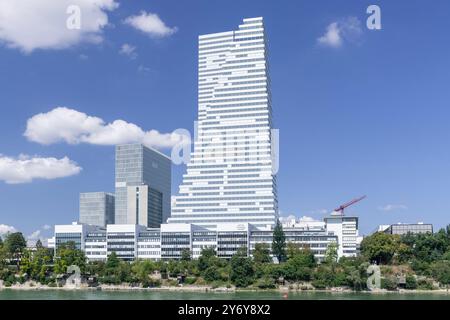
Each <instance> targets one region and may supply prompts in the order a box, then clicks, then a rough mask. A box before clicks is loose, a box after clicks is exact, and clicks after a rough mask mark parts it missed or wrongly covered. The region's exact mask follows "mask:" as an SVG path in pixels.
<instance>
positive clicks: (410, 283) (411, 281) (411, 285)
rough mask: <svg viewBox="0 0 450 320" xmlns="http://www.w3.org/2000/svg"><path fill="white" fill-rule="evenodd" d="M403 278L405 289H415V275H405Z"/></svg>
mask: <svg viewBox="0 0 450 320" xmlns="http://www.w3.org/2000/svg"><path fill="white" fill-rule="evenodd" d="M405 280H406V284H405V288H406V289H409V290H414V289H417V280H416V277H414V276H413V275H407V276H406V279H405Z"/></svg>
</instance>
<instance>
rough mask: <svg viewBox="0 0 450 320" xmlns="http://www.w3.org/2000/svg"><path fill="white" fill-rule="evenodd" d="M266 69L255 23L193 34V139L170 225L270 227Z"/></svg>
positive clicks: (273, 207)
mask: <svg viewBox="0 0 450 320" xmlns="http://www.w3.org/2000/svg"><path fill="white" fill-rule="evenodd" d="M268 68H269V66H268V57H267V40H266V39H265V34H264V24H263V19H262V18H251V19H244V21H243V24H241V25H239V29H238V30H236V31H229V32H221V33H214V34H208V35H202V36H199V67H198V72H199V76H198V81H199V82H198V127H197V139H196V141H195V143H194V151H193V153H192V155H191V161H190V163H189V164H188V165H187V173H186V174H185V175H184V176H183V183H182V184H181V185H180V192H179V196H177V197H175V201H174V204H173V207H172V215H171V217H170V218H169V220H168V222H169V223H195V224H196V225H201V226H205V227H208V228H211V229H214V228H215V227H216V225H217V224H219V223H224V222H232V223H251V224H252V225H255V226H256V227H258V228H270V227H272V226H273V225H274V224H275V222H276V219H277V218H278V202H277V181H276V170H275V169H274V167H275V163H274V161H273V157H272V151H273V150H272V140H273V137H272V131H271V129H272V125H273V124H272V106H271V95H270V78H269V72H268Z"/></svg>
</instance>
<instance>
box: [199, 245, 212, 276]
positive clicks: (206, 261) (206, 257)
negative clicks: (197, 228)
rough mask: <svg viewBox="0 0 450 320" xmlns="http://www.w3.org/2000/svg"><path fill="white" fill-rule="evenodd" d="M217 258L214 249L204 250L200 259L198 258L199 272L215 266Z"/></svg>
mask: <svg viewBox="0 0 450 320" xmlns="http://www.w3.org/2000/svg"><path fill="white" fill-rule="evenodd" d="M215 258H216V251H215V250H214V249H213V248H210V247H207V248H203V249H202V251H201V252H200V257H199V258H198V263H197V265H198V270H199V271H200V272H202V271H205V270H206V269H208V268H209V267H210V266H211V265H213V264H214V261H215Z"/></svg>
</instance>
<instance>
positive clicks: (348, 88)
mask: <svg viewBox="0 0 450 320" xmlns="http://www.w3.org/2000/svg"><path fill="white" fill-rule="evenodd" d="M41 1H42V2H41V4H40V5H42V6H41V7H40V8H39V9H40V10H38V11H39V12H41V15H42V17H41V18H42V19H41V18H40V17H36V16H33V13H34V12H37V10H34V9H35V8H30V7H27V5H26V4H24V3H25V2H23V1H21V0H19V1H18V0H14V1H12V0H2V1H0V110H1V111H2V113H1V117H0V137H1V138H0V154H1V156H0V225H1V224H3V225H5V226H3V228H6V227H7V226H11V227H14V228H15V229H18V230H21V231H23V232H24V233H25V234H26V235H31V234H32V233H33V232H35V235H36V234H40V236H49V235H50V233H51V230H45V229H48V228H44V227H43V226H44V225H53V224H64V223H70V222H71V221H75V220H76V219H77V217H78V213H77V212H78V194H79V193H80V192H85V191H113V185H114V148H113V146H112V145H108V144H112V143H111V141H109V142H108V141H105V140H102V137H98V136H93V135H90V136H89V135H88V136H87V137H86V136H83V137H81V136H80V135H78V136H76V135H75V137H76V139H75V140H74V141H71V143H68V141H69V140H70V139H69V138H68V137H67V136H65V137H61V136H59V137H55V134H56V135H57V134H58V132H55V130H56V129H58V128H59V127H58V125H60V126H62V127H64V128H66V127H67V125H66V124H65V123H64V122H62V121H56V123H52V122H47V126H46V125H45V123H44V124H43V123H42V122H39V121H41V120H42V119H41V118H32V117H33V116H35V115H37V114H40V113H43V114H46V115H47V116H49V112H51V111H52V110H54V109H55V108H57V107H66V109H64V110H62V109H59V110H60V112H61V114H64V112H67V111H68V110H72V111H73V112H76V116H79V117H81V118H83V115H84V116H85V117H88V116H90V117H98V118H101V119H102V120H103V121H104V123H101V121H99V120H98V119H97V120H95V119H93V118H89V119H90V120H92V121H93V122H95V123H94V124H92V126H93V127H95V128H97V129H98V128H99V127H101V128H103V129H104V126H105V124H106V126H107V124H110V123H112V122H113V121H115V120H123V121H126V124H127V125H126V126H125V128H124V122H122V123H116V126H113V129H118V130H119V129H120V130H128V129H130V130H131V129H136V128H137V127H139V128H142V130H143V132H144V131H145V132H147V131H150V130H157V131H158V132H159V134H156V133H155V136H154V139H155V140H154V141H155V144H156V146H158V147H162V148H161V150H162V151H163V152H166V153H168V152H169V149H168V148H164V145H165V144H164V143H165V142H164V141H165V140H164V139H166V138H167V136H165V135H164V134H166V133H170V132H172V131H173V130H175V129H177V128H186V129H188V130H190V131H192V130H193V122H194V120H195V119H196V116H197V114H196V112H197V105H196V101H197V36H198V35H199V34H206V33H213V32H220V31H228V30H233V29H236V28H237V25H238V24H239V23H240V22H241V20H242V18H245V17H256V16H263V17H264V20H265V25H266V30H267V36H268V38H269V42H270V70H271V80H272V98H273V109H274V117H275V126H276V127H277V128H279V129H280V171H279V180H278V186H279V203H280V209H281V213H282V215H289V214H294V215H296V216H310V217H314V218H317V219H322V218H323V216H324V213H325V212H326V211H327V212H330V211H331V210H332V209H334V208H335V207H337V206H338V205H340V204H341V203H344V202H346V201H348V200H350V199H352V198H354V197H356V196H360V195H364V194H366V195H367V196H368V197H367V199H365V200H364V201H362V202H360V203H359V204H357V205H355V206H354V207H352V208H349V209H348V210H347V214H356V215H358V216H359V217H360V229H361V231H362V233H368V232H370V231H372V230H373V229H374V228H375V227H376V226H377V225H378V224H386V223H396V222H417V221H424V222H430V223H433V224H434V225H435V227H442V226H444V225H446V224H448V223H450V219H449V217H450V200H449V199H450V197H449V190H450V149H449V148H448V147H447V145H448V141H449V138H450V129H449V124H448V123H449V118H450V109H449V101H450V90H449V83H450V61H449V57H450V41H448V39H449V37H448V30H449V27H450V20H449V19H448V16H449V13H450V3H449V2H448V1H445V0H440V1H439V0H437V1H433V2H432V4H430V3H429V2H428V1H361V0H352V1H325V0H324V1H239V2H238V1H227V3H226V5H225V4H224V2H223V1H211V0H208V1H206V0H205V1H172V0H163V1H156V0H155V1H138V0H135V1H120V0H115V1H114V0H101V1H99V3H103V7H102V8H100V9H99V8H96V7H93V5H91V4H86V3H88V1H86V0H74V1H69V2H70V3H75V4H77V3H79V4H80V6H82V9H83V10H84V9H85V8H86V10H88V13H87V14H86V15H84V18H85V19H86V20H89V19H91V20H92V21H94V22H95V23H94V25H89V28H90V29H89V30H88V31H86V32H84V31H83V28H82V29H81V30H82V31H80V32H79V33H78V34H76V36H75V37H74V36H73V34H69V33H68V31H67V30H65V31H61V30H52V29H51V28H47V27H48V26H47V25H45V26H44V25H43V21H45V23H48V24H49V26H50V27H54V26H55V25H56V26H58V27H59V25H60V24H61V23H60V22H61V21H65V19H66V18H67V15H66V14H65V12H62V15H61V17H56V18H55V11H54V9H55V6H56V7H58V6H60V5H59V4H58V5H56V4H55V3H56V2H55V1H53V0H41ZM61 1H62V2H64V1H65V0H61ZM12 2H14V4H15V5H16V4H17V7H16V6H14V7H13V8H14V9H13V10H15V12H13V14H11V13H8V19H9V20H8V21H6V22H5V20H3V22H2V17H3V18H4V17H5V12H6V10H7V9H8V6H7V5H8V3H9V4H11V3H12ZM117 3H119V4H120V5H119V6H118V7H117V6H116V5H115V4H117ZM370 4H377V5H379V6H380V8H381V23H382V29H381V30H368V29H367V28H366V19H367V17H368V14H366V8H367V7H368V6H369V5H370ZM58 8H59V7H58ZM83 10H82V14H83V12H84V11H83ZM2 11H3V12H2ZM22 11H24V13H23V14H22ZM142 11H145V12H144V13H143V12H142ZM56 12H57V13H59V12H61V10H60V11H56ZM27 13H30V14H31V16H30V15H28V14H27ZM46 14H48V16H45V15H46ZM154 15H157V16H154ZM139 16H141V18H142V17H143V18H149V17H150V18H149V19H150V22H151V23H150V24H145V23H144V24H141V25H140V24H139V19H137V18H139ZM23 17H26V18H23ZM82 17H83V16H82ZM98 17H100V18H102V19H103V22H98V21H102V19H100V20H98V19H97V20H96V19H95V18H98ZM105 17H107V23H106V22H105V21H104V18H105ZM130 17H131V18H130ZM133 18H135V19H134V20H133ZM51 19H55V21H56V22H55V23H53V24H52V20H51ZM61 19H64V20H61ZM130 19H131V20H130ZM86 20H85V21H86ZM82 21H83V20H82ZM130 21H135V22H136V24H133V23H132V22H130ZM358 21H359V23H360V24H359V25H358ZM141 22H142V21H141ZM5 23H7V24H8V25H7V28H5ZM96 23H97V24H96ZM2 24H3V25H2ZM8 26H9V27H8ZM333 26H334V27H335V29H334V31H335V32H337V35H336V34H334V36H337V37H338V39H337V40H336V38H333V34H331V33H330V30H331V31H333ZM2 27H3V30H2ZM336 28H337V29H336ZM139 29H140V30H139ZM42 30H45V32H44V31H42ZM336 30H337V31H336ZM327 32H328V33H327ZM321 37H325V38H324V39H326V40H327V41H322V42H321V41H319V40H318V39H320V38H321ZM49 39H50V40H52V41H49ZM333 40H334V42H333ZM336 41H337V42H336ZM124 45H125V46H124ZM61 110H62V111H61ZM75 110H76V111H75ZM50 115H53V116H55V117H56V115H55V114H54V113H51V114H50ZM55 117H54V118H51V120H53V121H55ZM29 119H34V121H31V120H30V121H31V122H30V123H29V126H30V125H33V127H27V120H29ZM56 119H59V118H57V117H56ZM85 120H86V119H85ZM75 122H77V121H75ZM88 122H89V121H88ZM71 124H72V125H74V124H73V123H71ZM130 124H134V125H135V126H132V125H130ZM136 126H137V127H136ZM131 127H132V128H131ZM55 128H56V129H55ZM70 128H72V127H70ZM70 128H69V129H70ZM83 128H84V130H86V132H90V131H89V130H90V129H89V128H85V127H83ZM107 128H110V127H107ZM69 129H67V130H68V132H69V133H70V132H72V131H70V130H69ZM52 130H53V131H52ZM58 130H59V129H58ZM25 132H28V134H27V135H24V133H25ZM120 132H122V131H120ZM72 133H73V132H72ZM105 144H106V145H105ZM20 155H27V157H25V156H21V157H19V156H20ZM64 157H67V159H65V160H64ZM32 159H34V161H35V162H33V163H35V164H36V166H37V168H38V169H36V168H34V167H33V166H31V169H30V166H29V164H30V161H32ZM36 159H37V160H36ZM2 161H3V162H2ZM24 164H28V166H26V167H25V168H22V167H23V166H24ZM2 166H3V169H2ZM39 166H44V168H45V170H44V171H45V173H42V172H43V171H42V170H40V168H41V167H39ZM10 168H14V170H19V171H17V172H15V173H14V172H13V173H11V170H10ZM80 168H82V169H80ZM22 169H23V170H31V171H33V170H38V171H39V172H41V174H44V175H47V177H51V178H52V179H40V178H39V176H37V178H35V179H32V178H33V177H36V172H31V173H30V172H25V173H24V172H21V171H20V170H22ZM52 170H53V171H52ZM55 170H56V171H57V172H56V173H55ZM184 170H185V168H184V166H174V168H173V181H172V184H173V186H172V190H173V194H176V192H177V189H178V185H179V183H180V181H181V175H182V174H183V172H184ZM47 171H48V172H47ZM11 174H17V175H19V180H21V181H14V182H20V183H13V184H11V182H12V181H11V179H12V178H11ZM23 174H25V176H26V177H27V178H24V176H23ZM64 176H65V177H64ZM58 177H59V178H58ZM13 178H17V177H13ZM30 179H31V181H23V180H30ZM36 231H39V232H38V233H36Z"/></svg>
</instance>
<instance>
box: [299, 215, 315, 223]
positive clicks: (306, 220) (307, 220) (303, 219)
mask: <svg viewBox="0 0 450 320" xmlns="http://www.w3.org/2000/svg"><path fill="white" fill-rule="evenodd" d="M299 221H302V222H311V221H316V219H314V218H312V217H308V216H303V217H301V218H300V219H299Z"/></svg>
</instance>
